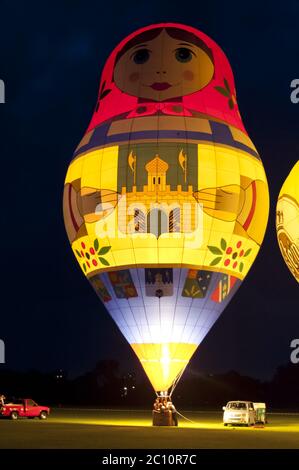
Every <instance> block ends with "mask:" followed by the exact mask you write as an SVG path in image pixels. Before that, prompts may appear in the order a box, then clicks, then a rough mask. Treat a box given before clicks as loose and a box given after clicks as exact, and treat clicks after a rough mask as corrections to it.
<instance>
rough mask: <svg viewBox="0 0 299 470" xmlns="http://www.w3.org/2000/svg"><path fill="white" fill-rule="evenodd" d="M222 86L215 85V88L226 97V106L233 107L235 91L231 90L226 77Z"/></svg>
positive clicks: (235, 102)
mask: <svg viewBox="0 0 299 470" xmlns="http://www.w3.org/2000/svg"><path fill="white" fill-rule="evenodd" d="M223 83H224V86H223V87H222V86H215V90H217V91H218V92H219V93H221V95H223V96H225V97H226V98H227V99H228V106H229V109H234V106H235V105H236V104H237V100H236V95H235V93H232V92H231V89H230V86H229V84H228V81H227V80H226V78H225V79H224V80H223Z"/></svg>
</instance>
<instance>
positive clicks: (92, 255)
mask: <svg viewBox="0 0 299 470" xmlns="http://www.w3.org/2000/svg"><path fill="white" fill-rule="evenodd" d="M110 249H111V246H102V247H101V248H100V244H99V240H98V239H97V238H95V240H94V242H93V246H87V245H86V243H84V242H81V244H80V250H79V249H77V248H75V252H76V255H77V257H78V258H79V260H78V261H79V262H80V263H81V264H82V267H83V269H84V272H85V273H86V271H87V268H89V269H90V268H91V267H93V266H94V267H97V266H99V264H103V265H104V266H110V263H109V262H108V261H107V260H106V258H104V255H106V254H107V253H108V252H109V251H110Z"/></svg>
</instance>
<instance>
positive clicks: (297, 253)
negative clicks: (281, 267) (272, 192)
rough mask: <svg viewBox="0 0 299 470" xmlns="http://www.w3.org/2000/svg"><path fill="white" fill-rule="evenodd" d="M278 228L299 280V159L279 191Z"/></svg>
mask: <svg viewBox="0 0 299 470" xmlns="http://www.w3.org/2000/svg"><path fill="white" fill-rule="evenodd" d="M276 229H277V238H278V244H279V248H280V250H281V253H282V256H283V258H284V260H285V262H286V264H287V266H288V268H289V270H290V271H291V273H292V274H293V276H294V277H295V279H296V280H297V281H298V282H299V161H298V162H297V163H296V164H295V166H294V168H293V169H292V171H291V172H290V174H289V175H288V177H287V179H286V180H285V182H284V184H283V186H282V188H281V191H280V193H279V197H278V202H277V208H276Z"/></svg>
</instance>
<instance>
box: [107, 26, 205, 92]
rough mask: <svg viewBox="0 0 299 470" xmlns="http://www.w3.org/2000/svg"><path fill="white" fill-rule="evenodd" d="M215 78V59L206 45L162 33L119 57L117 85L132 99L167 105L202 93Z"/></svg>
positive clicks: (163, 31)
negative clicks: (177, 99) (195, 93)
mask: <svg viewBox="0 0 299 470" xmlns="http://www.w3.org/2000/svg"><path fill="white" fill-rule="evenodd" d="M173 36H175V34H173ZM140 39H142V38H140ZM187 39H190V38H187ZM135 42H136V41H135ZM195 42H196V43H195ZM201 46H202V47H201ZM213 75H214V64H213V59H212V55H211V53H209V50H208V49H207V48H206V47H205V45H204V43H202V44H201V43H200V42H199V40H198V39H197V41H192V42H191V41H190V40H189V41H188V40H184V38H176V37H171V36H170V35H169V34H168V32H167V31H166V30H165V29H163V30H162V31H161V32H159V34H158V35H157V36H156V37H154V38H153V39H150V40H147V41H142V42H140V41H139V43H137V44H135V45H132V47H130V48H126V49H125V51H124V52H123V53H122V52H121V53H120V54H119V56H118V58H117V62H116V66H115V69H114V82H115V84H116V86H117V87H118V88H119V89H120V90H121V91H123V92H125V93H127V94H129V95H132V96H136V97H138V98H145V99H150V100H153V101H164V100H169V99H173V98H177V97H181V96H185V95H189V94H191V93H194V92H197V91H199V90H201V89H202V88H204V87H205V86H206V85H208V83H209V82H210V81H211V80H212V78H213Z"/></svg>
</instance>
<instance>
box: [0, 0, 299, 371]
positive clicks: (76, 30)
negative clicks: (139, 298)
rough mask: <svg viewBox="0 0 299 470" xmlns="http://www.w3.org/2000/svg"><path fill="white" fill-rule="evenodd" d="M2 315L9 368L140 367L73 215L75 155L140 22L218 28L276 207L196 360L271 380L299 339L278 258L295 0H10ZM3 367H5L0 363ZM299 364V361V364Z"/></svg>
mask: <svg viewBox="0 0 299 470" xmlns="http://www.w3.org/2000/svg"><path fill="white" fill-rule="evenodd" d="M0 14H1V27H0V79H2V80H4V82H5V85H6V104H1V105H0V135H1V139H0V155H1V166H0V171H1V186H2V190H1V194H2V196H3V198H2V202H1V269H2V277H1V279H2V282H1V284H2V285H1V287H2V288H1V323H0V338H1V339H3V340H4V341H5V344H6V362H7V364H6V367H9V368H12V369H22V370H26V369H32V368H36V369H39V370H43V371H52V370H54V369H57V368H62V369H65V370H67V371H68V372H69V373H70V374H71V375H72V376H74V375H77V374H79V373H83V372H86V371H88V370H90V369H92V368H93V367H94V365H95V363H96V361H97V360H99V359H105V358H115V359H117V360H119V362H120V364H121V368H122V369H123V370H124V371H129V370H131V371H137V370H138V371H140V370H141V366H139V365H138V362H137V360H136V359H135V356H134V353H133V352H132V351H131V349H130V347H129V345H128V344H127V343H126V341H125V339H124V338H123V337H122V335H121V333H120V332H119V330H118V329H117V327H116V326H115V324H114V323H113V321H112V320H111V319H110V317H109V315H108V313H106V311H105V309H104V307H103V306H102V305H101V303H100V301H99V299H98V298H97V297H96V295H95V293H94V292H93V290H92V288H91V287H90V285H89V283H88V282H87V281H86V280H85V279H84V277H83V275H82V273H81V271H80V268H79V266H78V264H77V262H76V260H75V258H74V256H73V254H72V252H71V248H70V245H69V243H68V240H67V236H66V233H65V229H64V224H63V217H62V191H63V183H64V178H65V174H66V171H67V167H68V164H69V162H70V160H71V158H72V153H73V151H74V149H75V147H76V146H77V144H78V142H79V141H80V139H81V138H82V136H83V134H84V132H85V129H86V128H87V125H88V123H89V121H90V118H91V115H92V111H93V109H94V106H95V102H96V97H97V92H98V85H99V79H100V74H101V70H102V67H103V65H104V62H105V60H106V58H107V57H108V55H109V54H110V52H111V51H112V49H113V48H114V47H115V46H116V45H117V44H118V42H119V41H120V40H121V39H123V37H125V36H126V35H128V34H129V33H130V32H132V31H134V30H135V29H137V28H139V27H141V26H146V25H148V24H151V23H156V22H161V21H177V22H180V23H185V24H189V25H191V26H194V27H195V28H198V29H200V30H202V31H204V32H205V33H206V34H208V35H209V36H211V37H212V38H213V39H214V40H215V41H216V42H217V43H218V44H219V45H220V46H221V47H222V49H223V50H224V52H225V53H226V54H227V56H228V58H229V60H230V63H231V65H232V68H233V71H234V75H235V80H236V86H237V93H238V104H239V107H240V111H241V114H242V117H243V121H244V124H245V127H246V129H247V131H248V133H249V135H250V137H251V139H252V140H253V142H254V143H255V145H256V147H257V149H258V150H259V152H260V154H261V157H262V160H263V163H264V167H265V170H266V173H267V177H268V182H269V187H270V197H271V212H270V218H269V223H268V229H267V233H266V237H265V240H264V243H263V246H262V249H261V250H260V253H259V255H258V257H257V260H256V261H255V263H254V265H253V267H252V269H251V271H250V273H249V275H248V276H247V278H246V280H245V281H244V283H243V285H242V286H241V288H240V289H239V291H238V293H237V294H236V296H235V298H234V299H233V300H232V301H231V303H230V304H229V306H228V307H227V309H226V310H225V311H224V313H223V314H222V316H221V317H220V319H219V320H218V322H217V323H216V324H215V325H214V327H213V328H212V330H211V331H210V333H209V334H208V336H207V337H206V339H205V340H204V342H203V344H202V345H201V346H200V347H199V349H198V351H197V353H196V354H195V356H194V358H193V359H192V361H191V365H190V366H189V367H190V371H192V372H194V373H197V372H198V373H200V372H211V373H213V372H214V373H217V372H225V371H228V370H232V369H234V370H237V371H238V372H240V373H243V374H250V375H252V376H254V377H259V378H261V379H267V378H270V377H271V376H272V374H273V373H274V371H275V369H276V367H277V366H278V365H280V364H283V363H287V362H288V361H289V355H290V347H289V345H290V342H291V340H292V339H293V338H298V337H299V309H298V298H299V286H298V284H297V283H296V281H295V279H294V278H293V277H292V276H291V274H290V273H289V271H288V269H287V267H286V266H285V264H284V262H283V259H282V257H281V255H280V251H279V249H278V245H277V241H276V232H275V206H276V200H277V196H278V193H279V190H280V187H281V185H282V183H283V181H284V179H285V178H286V176H287V174H288V173H289V171H290V170H291V168H292V166H293V165H294V163H295V162H296V161H297V160H298V158H299V139H298V123H299V104H298V105H295V104H292V103H291V101H290V82H291V80H293V79H294V78H299V70H298V57H299V41H298V21H297V18H298V14H299V4H298V2H297V1H296V0H291V1H288V2H287V3H286V2H281V3H280V4H279V3H278V2H272V1H265V2H263V3H262V2H260V1H257V0H252V1H251V2H245V3H244V2H243V3H242V2H240V1H239V2H233V1H229V0H228V1H225V2H224V1H213V0H209V1H206V2H201V1H194V2H192V1H191V0H189V2H181V1H178V0H162V1H161V0H151V1H150V2H149V1H148V0H147V1H143V0H138V1H136V0H135V1H127V2H126V1H123V2H120V3H119V4H118V3H116V2H108V3H106V2H100V1H89V2H86V1H75V0H72V1H71V0H69V1H60V2H58V1H44V2H33V1H27V2H21V1H19V2H9V1H3V0H2V2H1V8H0ZM1 367H4V366H2V365H0V368H1ZM298 371H299V365H298Z"/></svg>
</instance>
